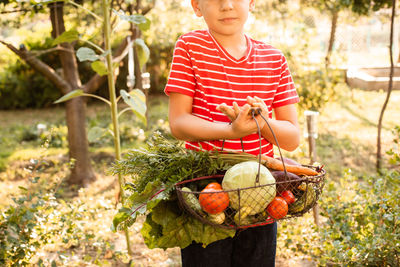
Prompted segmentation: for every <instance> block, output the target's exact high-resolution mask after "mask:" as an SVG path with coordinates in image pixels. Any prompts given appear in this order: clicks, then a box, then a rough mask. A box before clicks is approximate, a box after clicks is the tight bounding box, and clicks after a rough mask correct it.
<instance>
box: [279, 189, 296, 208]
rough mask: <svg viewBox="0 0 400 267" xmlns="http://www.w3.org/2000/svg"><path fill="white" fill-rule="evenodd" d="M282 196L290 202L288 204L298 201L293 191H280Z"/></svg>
mask: <svg viewBox="0 0 400 267" xmlns="http://www.w3.org/2000/svg"><path fill="white" fill-rule="evenodd" d="M280 196H281V197H282V198H283V199H284V200H285V201H286V202H287V203H288V205H290V204H292V203H293V202H295V201H296V199H295V198H294V195H293V193H292V192H291V191H289V190H286V191H283V192H281V193H280Z"/></svg>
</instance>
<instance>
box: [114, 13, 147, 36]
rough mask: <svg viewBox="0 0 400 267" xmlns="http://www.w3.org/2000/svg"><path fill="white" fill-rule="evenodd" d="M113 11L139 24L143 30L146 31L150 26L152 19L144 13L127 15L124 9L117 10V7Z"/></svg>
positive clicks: (126, 19) (120, 16)
mask: <svg viewBox="0 0 400 267" xmlns="http://www.w3.org/2000/svg"><path fill="white" fill-rule="evenodd" d="M113 12H114V14H116V15H117V16H118V17H119V18H120V19H122V20H125V21H128V22H130V23H134V24H136V25H138V27H139V29H140V30H142V31H146V30H148V29H149V28H150V24H151V21H150V20H149V19H148V18H146V17H145V16H143V15H139V14H134V15H126V14H125V13H124V12H123V11H122V10H120V11H117V10H115V9H113Z"/></svg>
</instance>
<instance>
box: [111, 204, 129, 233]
mask: <svg viewBox="0 0 400 267" xmlns="http://www.w3.org/2000/svg"><path fill="white" fill-rule="evenodd" d="M130 214H131V210H130V209H128V208H124V207H122V208H120V209H119V211H118V213H117V214H116V215H115V216H114V218H113V223H112V226H111V230H112V231H113V232H115V231H117V229H118V225H119V224H121V223H122V222H124V221H126V220H127V219H128V218H129V216H130Z"/></svg>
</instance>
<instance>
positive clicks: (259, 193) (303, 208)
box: [175, 166, 325, 229]
mask: <svg viewBox="0 0 400 267" xmlns="http://www.w3.org/2000/svg"><path fill="white" fill-rule="evenodd" d="M307 167H310V168H314V169H315V170H317V171H318V173H319V174H318V175H316V176H304V177H300V179H298V180H296V181H292V180H291V181H280V182H275V183H270V184H263V185H255V186H253V187H247V188H239V189H233V190H222V189H221V190H218V188H217V189H215V190H209V191H203V190H204V188H203V189H201V187H202V186H203V185H205V184H206V185H208V184H212V183H218V184H221V183H222V180H223V178H224V174H218V175H213V176H204V177H198V178H194V179H190V180H185V181H182V182H180V183H177V184H176V185H175V189H176V192H177V196H178V200H179V203H180V204H181V207H182V208H183V209H184V210H185V211H187V212H188V213H189V214H191V215H192V216H194V217H195V218H197V219H198V220H200V221H201V222H203V223H206V224H210V225H213V226H218V227H222V228H229V229H232V228H233V229H240V228H249V227H256V226H261V225H266V224H269V223H271V222H273V221H277V220H282V219H289V218H293V217H299V216H302V215H303V214H305V213H306V212H308V211H310V210H311V209H312V208H313V207H314V206H315V205H316V203H317V200H318V199H319V196H320V194H321V193H322V189H323V186H324V180H325V178H324V177H325V170H324V169H323V168H320V169H318V167H312V166H307ZM272 174H273V175H274V172H273V171H272ZM279 175H280V174H279ZM191 188H200V189H198V191H195V190H192V189H191ZM271 188H275V192H276V194H275V195H274V194H272V195H268V194H270V192H271V191H273V190H271ZM277 188H279V190H278V189H277ZM187 189H190V191H189V190H187ZM284 192H292V194H293V196H294V200H295V201H294V202H293V203H291V204H287V202H286V200H285V198H284V196H283V195H282V194H285V193H284ZM202 196H204V197H202ZM227 197H228V201H226V199H227ZM276 197H279V198H280V199H279V200H278V201H275V200H276ZM232 198H233V199H236V202H237V203H238V204H235V205H232V204H231V203H230V199H232ZM268 198H270V199H273V201H274V202H273V201H271V202H269V203H267V202H264V204H262V205H260V204H259V202H260V200H263V199H268ZM203 199H209V200H203ZM282 199H283V201H285V202H286V205H285V203H283V201H282ZM200 200H203V201H200ZM200 203H202V204H201V205H200V206H199V205H197V204H200ZM227 203H228V204H227ZM271 204H275V205H271ZM205 207H207V208H205ZM204 209H206V210H207V211H208V212H207V211H205V210H204ZM210 212H211V213H210Z"/></svg>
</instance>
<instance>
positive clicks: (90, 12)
mask: <svg viewBox="0 0 400 267" xmlns="http://www.w3.org/2000/svg"><path fill="white" fill-rule="evenodd" d="M67 3H68V4H71V5H73V6H76V7H77V8H81V9H83V10H85V11H86V12H87V13H89V14H90V15H92V16H93V17H94V18H96V19H97V20H98V21H103V19H102V18H101V17H99V16H97V15H96V13H94V12H92V11H90V10H89V9H87V8H86V7H84V6H83V5H80V4H77V3H75V2H74V1H71V0H70V1H68V2H67Z"/></svg>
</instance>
